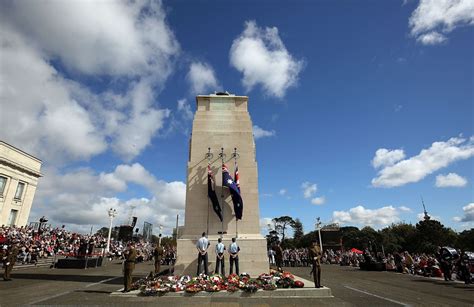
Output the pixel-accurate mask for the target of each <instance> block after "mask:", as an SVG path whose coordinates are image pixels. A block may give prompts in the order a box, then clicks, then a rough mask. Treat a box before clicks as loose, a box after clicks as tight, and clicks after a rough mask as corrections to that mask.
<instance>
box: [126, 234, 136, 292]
mask: <svg viewBox="0 0 474 307" xmlns="http://www.w3.org/2000/svg"><path fill="white" fill-rule="evenodd" d="M124 255H125V263H124V270H123V285H124V288H123V292H130V289H131V288H132V273H133V270H134V269H135V261H136V260H137V251H136V250H135V246H134V244H133V242H130V243H128V247H127V250H126V251H125V253H124Z"/></svg>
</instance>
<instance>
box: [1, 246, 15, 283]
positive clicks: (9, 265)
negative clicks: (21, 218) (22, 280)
mask: <svg viewBox="0 0 474 307" xmlns="http://www.w3.org/2000/svg"><path fill="white" fill-rule="evenodd" d="M16 245H17V243H16V242H13V244H12V245H11V246H10V249H9V250H8V252H7V254H6V256H4V262H3V266H4V267H5V273H4V274H3V280H5V281H10V280H12V279H11V278H10V273H11V271H12V270H13V266H14V265H15V262H16V258H17V256H18V248H17V246H16Z"/></svg>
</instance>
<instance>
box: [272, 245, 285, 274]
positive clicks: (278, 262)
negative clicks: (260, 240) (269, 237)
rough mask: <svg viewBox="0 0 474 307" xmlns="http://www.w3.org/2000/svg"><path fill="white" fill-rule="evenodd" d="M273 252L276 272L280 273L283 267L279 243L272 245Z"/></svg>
mask: <svg viewBox="0 0 474 307" xmlns="http://www.w3.org/2000/svg"><path fill="white" fill-rule="evenodd" d="M272 248H273V251H274V252H275V263H276V267H277V270H278V271H282V269H281V267H282V266H283V250H282V249H281V246H280V243H277V244H275V245H273V247H272Z"/></svg>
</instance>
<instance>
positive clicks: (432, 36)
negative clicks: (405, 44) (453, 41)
mask: <svg viewBox="0 0 474 307" xmlns="http://www.w3.org/2000/svg"><path fill="white" fill-rule="evenodd" d="M446 40H447V38H446V36H444V35H443V34H440V33H438V32H435V31H432V32H429V33H426V34H422V35H420V36H418V38H417V39H416V41H417V42H419V43H422V44H423V45H438V44H441V43H442V42H444V41H446Z"/></svg>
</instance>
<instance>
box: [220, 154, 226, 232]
mask: <svg viewBox="0 0 474 307" xmlns="http://www.w3.org/2000/svg"><path fill="white" fill-rule="evenodd" d="M220 156H221V162H222V166H224V148H223V147H221V154H220ZM221 172H222V167H221ZM221 203H222V222H221V238H223V237H224V218H225V215H224V207H225V204H224V175H222V184H221Z"/></svg>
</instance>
